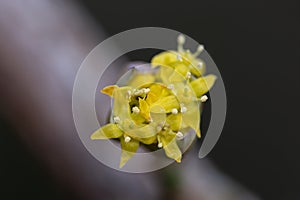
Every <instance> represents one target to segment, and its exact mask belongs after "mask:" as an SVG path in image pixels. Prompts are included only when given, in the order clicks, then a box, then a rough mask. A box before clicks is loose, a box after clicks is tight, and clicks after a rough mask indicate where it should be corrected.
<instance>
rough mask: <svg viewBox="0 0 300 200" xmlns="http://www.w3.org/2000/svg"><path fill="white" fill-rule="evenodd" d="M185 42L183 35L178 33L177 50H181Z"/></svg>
mask: <svg viewBox="0 0 300 200" xmlns="http://www.w3.org/2000/svg"><path fill="white" fill-rule="evenodd" d="M184 43H185V37H184V35H182V34H180V35H179V36H178V38H177V44H178V45H177V49H178V51H179V52H183V44H184Z"/></svg>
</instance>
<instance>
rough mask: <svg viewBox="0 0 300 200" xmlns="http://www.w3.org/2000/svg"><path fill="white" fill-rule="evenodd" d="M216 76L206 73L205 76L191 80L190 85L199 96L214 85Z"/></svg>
mask: <svg viewBox="0 0 300 200" xmlns="http://www.w3.org/2000/svg"><path fill="white" fill-rule="evenodd" d="M216 79H217V77H216V76H215V75H212V74H210V75H207V76H205V77H200V78H198V79H196V80H194V81H192V82H191V86H192V88H193V90H194V91H195V93H196V95H197V97H198V98H199V97H201V96H202V95H204V94H205V93H207V92H208V91H209V90H210V88H211V87H212V86H213V85H214V83H215V81H216Z"/></svg>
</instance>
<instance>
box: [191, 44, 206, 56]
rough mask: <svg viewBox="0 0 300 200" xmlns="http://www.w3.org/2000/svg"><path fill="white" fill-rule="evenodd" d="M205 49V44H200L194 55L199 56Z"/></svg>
mask: <svg viewBox="0 0 300 200" xmlns="http://www.w3.org/2000/svg"><path fill="white" fill-rule="evenodd" d="M203 50H204V46H203V45H201V44H200V45H199V46H198V48H197V51H196V52H195V53H194V54H193V56H194V57H197V56H199V55H200V53H202V51H203Z"/></svg>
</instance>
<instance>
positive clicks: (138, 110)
mask: <svg viewBox="0 0 300 200" xmlns="http://www.w3.org/2000/svg"><path fill="white" fill-rule="evenodd" d="M132 112H133V113H135V114H138V113H139V112H140V109H139V108H138V107H137V106H134V107H133V108H132Z"/></svg>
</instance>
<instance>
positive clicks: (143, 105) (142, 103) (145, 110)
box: [139, 98, 150, 120]
mask: <svg viewBox="0 0 300 200" xmlns="http://www.w3.org/2000/svg"><path fill="white" fill-rule="evenodd" d="M139 107H140V114H141V116H142V117H144V118H145V119H146V120H150V107H149V105H148V103H147V102H146V100H144V99H142V98H139Z"/></svg>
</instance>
